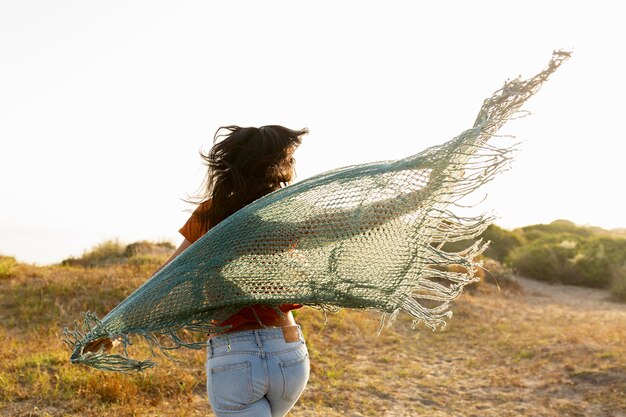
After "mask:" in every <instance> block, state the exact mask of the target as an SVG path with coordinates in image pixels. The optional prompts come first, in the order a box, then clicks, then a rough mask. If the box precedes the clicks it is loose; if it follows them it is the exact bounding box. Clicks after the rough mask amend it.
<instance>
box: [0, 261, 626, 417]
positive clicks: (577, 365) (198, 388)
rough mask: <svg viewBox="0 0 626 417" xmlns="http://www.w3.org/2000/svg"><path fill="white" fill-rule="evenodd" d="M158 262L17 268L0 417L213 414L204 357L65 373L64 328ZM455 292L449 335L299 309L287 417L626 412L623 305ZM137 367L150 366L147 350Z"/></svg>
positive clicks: (4, 328)
mask: <svg viewBox="0 0 626 417" xmlns="http://www.w3.org/2000/svg"><path fill="white" fill-rule="evenodd" d="M159 262H160V260H159V259H153V260H151V259H150V258H149V257H148V258H146V257H145V256H144V257H143V258H142V261H141V262H140V261H133V262H127V263H124V264H112V265H107V266H96V267H90V268H85V267H82V266H81V267H79V266H52V267H32V266H28V265H22V264H17V265H14V266H13V268H12V270H11V271H10V272H9V273H6V274H4V275H3V276H2V277H1V278H0V323H1V325H0V338H2V340H3V343H2V344H1V345H0V358H1V359H0V415H3V416H109V415H110V416H193V415H211V414H210V412H209V407H208V403H207V401H206V399H205V387H204V382H205V381H204V378H205V376H204V369H203V360H204V353H203V352H198V351H185V350H181V351H179V352H177V353H176V356H177V357H178V358H179V359H180V360H181V361H180V362H173V361H170V360H168V359H166V358H163V357H161V356H159V357H158V358H157V361H158V362H159V366H158V367H157V368H155V369H153V370H148V371H146V372H144V373H142V374H137V375H119V374H111V373H105V372H101V371H95V370H93V369H89V368H82V367H78V366H74V365H70V364H69V361H68V357H69V351H68V350H67V348H66V347H65V346H64V345H63V343H62V342H61V332H62V329H63V327H64V326H70V325H72V322H73V321H74V320H76V319H79V318H80V317H81V313H82V311H84V310H87V309H90V310H93V311H95V312H96V313H97V314H99V315H100V316H102V315H103V314H104V313H106V312H107V311H108V310H109V309H110V308H112V307H113V306H114V305H115V304H117V302H119V301H120V300H121V299H122V298H124V297H125V296H126V295H127V294H128V293H129V292H130V291H132V290H133V289H134V288H135V287H136V286H137V285H139V284H140V283H141V282H142V281H143V280H144V279H145V276H147V275H148V274H149V273H150V271H151V270H152V269H153V268H154V267H155V266H156V265H158V264H159ZM484 281H485V282H483V283H481V284H478V286H477V287H476V288H475V289H473V290H471V291H469V292H467V293H465V294H464V295H462V296H461V297H460V298H459V300H458V301H457V302H456V305H455V306H454V311H455V315H454V317H453V318H452V319H451V320H450V322H449V325H448V327H447V328H446V329H445V330H444V331H439V332H432V331H430V330H428V329H424V328H422V327H419V328H417V329H412V328H411V322H410V320H409V318H408V317H407V316H406V315H402V314H401V315H400V317H399V319H398V320H397V321H396V323H395V324H394V325H393V327H391V328H386V329H385V330H384V331H383V333H382V334H381V335H380V336H376V329H377V326H378V314H376V313H373V312H367V311H365V312H364V311H341V312H339V313H336V314H329V315H328V321H327V323H326V324H325V323H324V314H323V313H322V312H320V311H317V310H312V309H308V308H304V309H302V310H300V311H298V317H297V319H298V321H299V322H300V323H301V325H302V326H303V328H304V331H305V334H306V335H307V338H308V343H309V348H310V354H311V362H312V375H311V379H310V383H309V386H308V388H307V390H306V391H305V393H304V395H303V397H302V399H301V401H300V402H299V403H298V404H297V405H296V408H295V409H294V410H293V412H292V413H291V414H290V415H291V416H294V417H313V416H316V417H317V416H327V417H338V416H354V417H356V416H376V417H378V416H430V417H435V416H436V417H444V416H446V417H449V416H464V417H470V416H475V417H478V416H480V417H496V416H497V417H506V416H539V415H540V416H546V417H552V416H554V417H556V416H593V417H609V416H610V417H623V416H624V415H626V304H623V303H614V302H612V301H610V300H611V298H610V295H609V293H608V291H607V290H605V289H589V288H582V287H570V286H565V285H560V284H548V283H542V282H539V281H531V280H527V279H523V278H516V279H515V280H513V281H501V282H500V283H501V285H502V290H500V291H498V289H497V288H496V287H495V286H494V285H492V284H491V283H493V279H491V278H490V277H489V276H488V277H487V278H486V279H485V280H484ZM134 349H137V351H139V353H137V356H142V355H144V357H145V356H147V355H149V352H148V350H147V349H146V347H145V346H144V343H142V342H139V343H137V344H136V346H134Z"/></svg>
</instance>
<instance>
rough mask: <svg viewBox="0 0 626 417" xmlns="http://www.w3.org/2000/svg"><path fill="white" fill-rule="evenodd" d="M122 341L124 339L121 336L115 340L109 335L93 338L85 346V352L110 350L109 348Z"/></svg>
mask: <svg viewBox="0 0 626 417" xmlns="http://www.w3.org/2000/svg"><path fill="white" fill-rule="evenodd" d="M120 343H122V339H121V338H120V337H117V338H115V339H113V340H111V339H110V338H108V337H105V338H103V339H96V340H92V341H91V342H89V343H87V345H86V346H85V347H84V348H83V354H85V353H89V352H91V353H94V354H95V353H100V352H108V351H109V350H111V349H113V348H114V347H116V346H118V345H119V344H120Z"/></svg>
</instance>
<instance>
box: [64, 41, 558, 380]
mask: <svg viewBox="0 0 626 417" xmlns="http://www.w3.org/2000/svg"><path fill="white" fill-rule="evenodd" d="M568 57H569V53H567V52H562V51H559V52H555V53H554V55H553V57H552V60H551V61H550V63H549V65H548V66H547V67H546V68H545V69H544V70H543V71H542V72H540V73H539V74H537V75H536V76H534V77H532V78H529V79H527V80H521V79H519V78H518V79H515V80H511V81H508V82H506V83H505V84H504V86H503V88H502V89H500V90H498V91H496V92H495V93H494V94H493V95H492V96H491V97H490V98H488V99H486V100H485V101H484V103H483V106H482V108H481V109H480V112H479V114H478V117H477V119H476V122H475V124H474V126H473V127H472V128H471V129H469V130H466V131H465V132H463V133H461V134H460V135H459V136H457V137H456V138H454V139H452V140H450V141H449V142H446V143H444V144H442V145H440V146H434V147H431V148H429V149H426V150H424V151H423V152H420V153H418V154H416V155H413V156H409V157H407V158H404V159H400V160H396V161H386V162H377V163H371V164H364V165H355V166H349V167H345V168H341V169H337V170H333V171H330V172H326V173H323V174H321V175H317V176H315V177H312V178H309V179H307V180H304V181H302V182H299V183H297V184H294V185H291V186H289V187H286V188H283V189H281V190H279V191H276V192H273V193H271V194H269V195H267V196H265V197H263V198H261V199H259V200H257V201H255V202H253V203H251V204H249V205H248V206H246V207H244V208H243V209H241V210H239V211H238V212H236V213H234V214H233V215H231V216H230V217H228V218H227V219H225V220H224V221H222V222H221V223H219V224H218V225H217V226H215V227H214V228H212V229H211V230H210V231H209V232H208V233H206V234H205V235H204V236H203V237H202V238H200V239H199V240H198V241H197V242H195V243H194V244H193V245H191V247H190V248H188V249H187V250H186V251H185V252H183V253H182V254H181V255H180V256H178V257H177V258H176V259H175V260H173V261H172V262H171V263H170V264H168V265H167V266H166V267H165V268H163V269H162V270H161V271H160V272H159V273H158V274H156V275H155V276H154V277H153V278H151V279H150V280H148V281H147V282H146V283H145V284H143V285H142V286H141V287H140V288H138V289H137V290H136V291H135V292H134V293H132V294H131V295H130V296H129V297H128V298H126V299H125V300H124V301H122V302H121V303H120V304H119V305H118V306H117V307H115V308H114V309H113V310H112V311H111V312H110V313H109V314H108V315H107V316H106V317H104V319H102V320H101V321H100V320H98V319H97V318H96V317H95V315H93V314H91V313H86V314H85V320H84V323H83V324H82V326H80V325H77V328H76V329H75V330H72V331H71V330H68V329H66V330H65V336H64V337H65V340H66V342H67V343H68V344H69V345H70V347H71V348H72V350H73V354H72V356H71V361H72V362H73V363H82V364H86V365H90V366H93V367H96V368H99V369H108V370H114V371H122V372H128V371H137V370H141V369H144V368H146V367H150V366H154V362H152V361H151V360H143V361H140V360H135V359H132V358H129V357H128V354H127V351H126V349H125V347H126V344H127V343H128V335H129V334H140V335H143V336H144V337H145V338H146V339H148V341H150V342H151V343H152V344H155V345H156V346H158V347H160V348H161V349H162V350H169V349H175V348H178V347H181V346H186V347H190V348H200V347H202V346H203V344H204V343H203V342H190V341H185V340H182V339H181V338H180V337H179V330H181V329H187V330H192V331H198V332H205V333H206V332H214V331H218V330H220V329H219V328H218V327H216V325H215V324H214V323H216V322H217V323H219V322H220V321H223V320H225V319H227V318H229V317H230V316H232V315H233V314H234V313H236V312H237V311H239V310H240V309H241V308H242V307H244V306H248V305H251V304H267V305H272V306H280V305H282V304H285V303H300V304H304V305H308V306H313V307H319V308H324V309H337V308H355V309H372V310H377V311H380V312H382V313H383V316H382V320H381V325H382V324H384V323H386V322H387V323H389V322H391V319H393V318H394V317H395V315H396V314H397V313H398V312H399V311H405V312H407V313H408V314H410V315H411V316H413V317H414V324H418V323H420V322H423V323H424V324H425V325H426V326H428V327H430V328H432V329H436V328H439V327H443V326H445V319H447V318H449V317H450V316H451V312H450V310H449V303H450V301H452V300H454V299H455V298H456V297H458V296H459V295H460V294H461V291H462V289H463V287H464V286H465V285H467V284H468V283H471V282H474V281H476V280H477V278H476V277H475V276H474V274H475V271H476V269H477V268H479V267H480V264H478V263H477V262H476V261H475V258H476V257H477V255H479V254H480V253H481V252H482V251H483V250H484V249H485V247H486V243H483V242H481V241H476V242H474V243H473V244H472V245H469V247H467V248H466V249H465V250H463V251H461V252H448V251H445V250H444V248H443V244H444V243H446V242H453V241H460V240H465V239H473V238H475V237H476V236H478V235H479V234H480V233H481V232H482V231H483V230H484V229H485V228H486V227H487V226H488V225H489V224H490V222H491V221H492V220H493V219H492V217H491V216H488V215H479V216H470V217H459V216H457V215H455V212H456V211H458V210H455V209H456V208H458V207H457V206H458V201H459V200H460V199H461V198H463V197H465V196H467V195H468V194H469V193H471V192H473V191H474V190H476V189H477V188H478V187H480V186H481V185H483V184H485V183H486V182H488V181H490V180H491V179H493V177H494V176H495V175H496V174H498V173H499V172H501V171H502V170H503V169H505V168H506V167H507V166H508V161H509V160H510V158H511V152H512V147H510V146H507V147H503V148H498V147H495V146H493V145H492V144H490V143H489V140H490V139H491V138H492V137H494V135H495V134H496V132H497V131H498V129H499V128H500V127H501V126H502V124H504V123H505V122H506V121H507V120H510V119H511V118H512V117H513V116H515V114H516V113H517V112H518V111H519V109H520V107H521V105H522V104H523V103H524V102H525V101H526V100H527V99H528V98H529V97H531V96H532V95H533V94H534V93H535V92H536V91H537V90H538V89H539V87H540V86H541V84H542V83H543V82H544V81H545V80H546V79H547V77H548V76H549V75H550V74H551V73H552V72H554V71H555V70H556V69H557V68H558V67H559V66H560V65H561V64H562V63H563V62H564V61H565V60H566V59H567V58H568ZM451 265H460V266H462V267H464V268H461V270H466V271H467V272H466V273H461V272H450V271H449V267H450V266H451ZM455 270H456V271H458V270H459V268H456V269H455ZM163 336H166V337H167V338H168V339H169V340H168V344H165V343H163V340H162V339H163ZM103 337H121V338H122V339H123V341H124V354H109V353H104V352H98V353H91V352H89V353H84V352H83V348H84V346H85V345H86V344H87V343H89V342H91V341H94V340H97V339H100V338H103Z"/></svg>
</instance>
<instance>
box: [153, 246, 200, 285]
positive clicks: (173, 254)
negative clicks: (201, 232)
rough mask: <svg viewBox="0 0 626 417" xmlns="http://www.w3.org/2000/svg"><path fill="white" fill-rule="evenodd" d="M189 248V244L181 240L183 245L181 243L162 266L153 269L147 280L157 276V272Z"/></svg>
mask: <svg viewBox="0 0 626 417" xmlns="http://www.w3.org/2000/svg"><path fill="white" fill-rule="evenodd" d="M189 246H191V242H190V241H188V240H187V239H185V240H183V243H181V244H180V246H179V247H178V248H176V250H175V251H174V253H172V256H170V257H169V259H168V260H167V261H165V262H164V263H163V265H161V266H160V267H158V268H157V269H155V270H154V272H153V273H152V274H151V275H150V277H149V278H152V277H153V276H155V275H156V274H157V272H159V271H160V270H161V269H163V268H165V265H167V264H169V263H170V262H172V261H173V260H174V259H176V257H177V256H178V255H180V254H181V253H183V252H184V251H185V249H187V248H188V247H189Z"/></svg>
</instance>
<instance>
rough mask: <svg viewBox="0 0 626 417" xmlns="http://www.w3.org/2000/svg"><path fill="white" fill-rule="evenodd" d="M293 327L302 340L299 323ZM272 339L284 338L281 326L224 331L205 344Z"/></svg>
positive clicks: (221, 344)
mask: <svg viewBox="0 0 626 417" xmlns="http://www.w3.org/2000/svg"><path fill="white" fill-rule="evenodd" d="M295 327H296V328H297V329H298V335H299V337H300V340H303V339H304V337H303V335H302V328H301V327H300V326H299V325H296V326H295ZM274 339H284V334H283V329H282V328H281V327H267V328H265V329H254V330H240V331H236V332H232V333H224V334H220V335H216V336H213V337H211V338H210V339H209V340H208V341H207V345H208V346H209V347H212V348H218V347H220V346H229V345H231V344H233V343H237V342H250V341H260V342H264V341H267V340H274Z"/></svg>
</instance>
